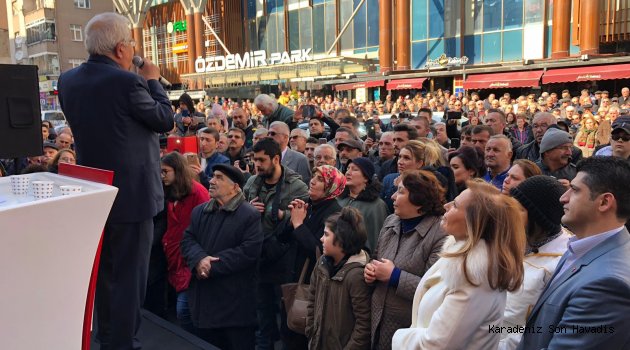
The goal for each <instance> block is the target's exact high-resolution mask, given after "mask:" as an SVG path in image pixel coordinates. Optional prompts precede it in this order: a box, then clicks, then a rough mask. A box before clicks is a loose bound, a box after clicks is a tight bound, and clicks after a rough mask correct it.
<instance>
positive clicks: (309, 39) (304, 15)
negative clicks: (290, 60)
mask: <svg viewBox="0 0 630 350" xmlns="http://www.w3.org/2000/svg"><path fill="white" fill-rule="evenodd" d="M300 48H301V49H311V48H313V26H312V24H311V9H310V8H308V7H306V8H302V9H300Z"/></svg>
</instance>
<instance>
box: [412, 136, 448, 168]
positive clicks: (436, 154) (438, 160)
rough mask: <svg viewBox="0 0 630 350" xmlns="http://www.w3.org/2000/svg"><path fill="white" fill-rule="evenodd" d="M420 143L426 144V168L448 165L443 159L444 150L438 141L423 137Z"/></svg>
mask: <svg viewBox="0 0 630 350" xmlns="http://www.w3.org/2000/svg"><path fill="white" fill-rule="evenodd" d="M410 142H411V141H410ZM419 142H421V143H423V144H424V159H423V160H424V166H433V167H438V166H445V165H446V162H445V161H444V159H443V157H442V149H441V148H440V144H439V143H437V141H435V140H433V139H429V138H426V137H421V138H420V141H419Z"/></svg>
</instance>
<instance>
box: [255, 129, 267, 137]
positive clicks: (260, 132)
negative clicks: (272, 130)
mask: <svg viewBox="0 0 630 350" xmlns="http://www.w3.org/2000/svg"><path fill="white" fill-rule="evenodd" d="M267 133H269V130H267V129H265V128H258V129H256V131H254V136H253V137H256V136H260V135H263V134H264V135H267Z"/></svg>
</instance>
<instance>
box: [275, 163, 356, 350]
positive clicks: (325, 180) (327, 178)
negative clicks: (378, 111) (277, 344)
mask: <svg viewBox="0 0 630 350" xmlns="http://www.w3.org/2000/svg"><path fill="white" fill-rule="evenodd" d="M345 187H346V177H345V176H344V175H343V173H341V171H339V170H338V169H337V168H335V167H332V166H330V165H322V166H319V167H316V168H315V169H313V177H312V178H311V181H310V183H309V189H308V195H309V200H308V202H305V201H303V200H300V199H295V200H294V201H292V202H291V204H289V209H290V210H291V221H290V222H289V223H287V226H286V227H285V229H284V231H283V233H282V234H281V235H280V237H279V240H280V241H282V242H284V243H292V242H296V245H297V253H296V256H295V264H294V267H293V271H294V276H293V280H292V281H293V282H295V281H297V278H298V277H299V276H298V275H297V274H299V273H300V271H302V267H303V266H304V264H305V263H306V259H309V261H308V270H307V273H306V275H305V276H306V277H305V280H304V282H305V283H308V282H309V281H310V276H311V273H312V271H313V268H314V267H315V264H316V263H317V257H316V254H315V251H316V249H317V250H318V251H319V252H321V250H322V243H321V242H320V238H321V237H322V236H323V235H324V224H325V222H326V219H328V217H329V216H331V215H332V214H335V213H338V212H339V211H341V207H340V206H339V204H338V203H337V200H336V199H335V198H336V197H337V196H339V195H340V194H341V193H342V192H343V190H344V188H345ZM285 312H286V311H284V310H283V313H285ZM284 320H285V318H284V317H283V322H284ZM282 338H283V342H284V344H285V346H286V348H287V349H306V348H307V339H306V337H305V336H303V335H301V334H297V333H295V332H292V331H290V330H289V329H288V328H287V327H286V324H284V323H283V325H282Z"/></svg>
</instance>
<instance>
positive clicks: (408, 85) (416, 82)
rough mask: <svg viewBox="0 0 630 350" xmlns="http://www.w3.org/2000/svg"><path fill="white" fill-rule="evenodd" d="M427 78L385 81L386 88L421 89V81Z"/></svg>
mask: <svg viewBox="0 0 630 350" xmlns="http://www.w3.org/2000/svg"><path fill="white" fill-rule="evenodd" d="M425 80H427V78H413V79H398V80H392V81H390V82H389V83H387V86H386V87H387V90H406V89H422V83H424V81H425Z"/></svg>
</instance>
